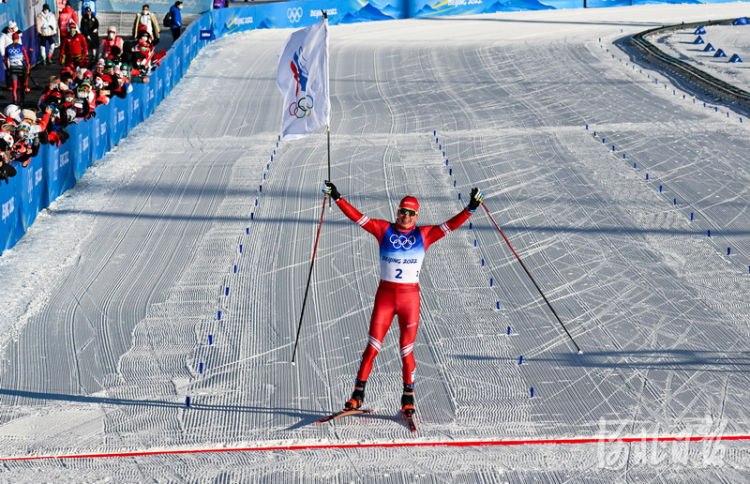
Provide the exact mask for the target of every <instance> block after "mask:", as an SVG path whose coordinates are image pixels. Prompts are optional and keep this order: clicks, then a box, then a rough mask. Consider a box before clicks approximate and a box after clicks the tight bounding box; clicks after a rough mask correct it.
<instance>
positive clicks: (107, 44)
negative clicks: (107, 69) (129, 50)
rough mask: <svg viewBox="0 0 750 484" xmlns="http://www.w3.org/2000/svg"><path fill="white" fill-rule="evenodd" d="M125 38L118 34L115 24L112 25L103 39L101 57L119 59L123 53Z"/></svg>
mask: <svg viewBox="0 0 750 484" xmlns="http://www.w3.org/2000/svg"><path fill="white" fill-rule="evenodd" d="M122 50H123V40H122V37H120V36H119V35H117V29H116V28H115V26H114V25H113V26H111V27H110V28H109V30H108V31H107V36H106V37H105V38H104V40H102V48H101V58H102V59H104V60H107V59H112V60H119V58H120V56H121V55H122Z"/></svg>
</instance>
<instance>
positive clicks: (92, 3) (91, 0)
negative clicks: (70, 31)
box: [81, 0, 96, 16]
mask: <svg viewBox="0 0 750 484" xmlns="http://www.w3.org/2000/svg"><path fill="white" fill-rule="evenodd" d="M87 8H89V9H91V13H92V14H94V16H96V0H83V1H82V2H81V14H82V15H84V14H85V13H86V9H87Z"/></svg>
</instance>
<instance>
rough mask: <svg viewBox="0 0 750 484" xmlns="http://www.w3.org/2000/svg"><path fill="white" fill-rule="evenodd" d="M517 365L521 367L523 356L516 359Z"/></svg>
mask: <svg viewBox="0 0 750 484" xmlns="http://www.w3.org/2000/svg"><path fill="white" fill-rule="evenodd" d="M518 364H519V365H523V355H521V356H519V357H518Z"/></svg>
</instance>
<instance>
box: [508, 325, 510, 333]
mask: <svg viewBox="0 0 750 484" xmlns="http://www.w3.org/2000/svg"><path fill="white" fill-rule="evenodd" d="M508 334H510V326H508Z"/></svg>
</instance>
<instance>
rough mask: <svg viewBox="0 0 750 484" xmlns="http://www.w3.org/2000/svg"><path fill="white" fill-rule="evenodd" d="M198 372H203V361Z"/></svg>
mask: <svg viewBox="0 0 750 484" xmlns="http://www.w3.org/2000/svg"><path fill="white" fill-rule="evenodd" d="M198 373H201V374H202V373H203V362H200V363H198Z"/></svg>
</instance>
